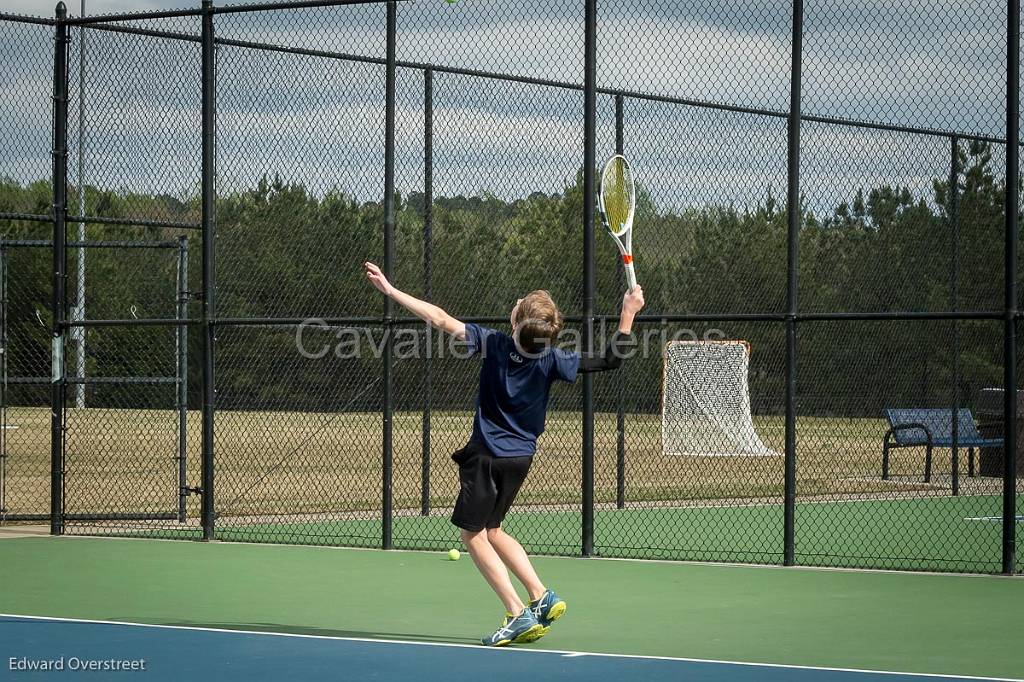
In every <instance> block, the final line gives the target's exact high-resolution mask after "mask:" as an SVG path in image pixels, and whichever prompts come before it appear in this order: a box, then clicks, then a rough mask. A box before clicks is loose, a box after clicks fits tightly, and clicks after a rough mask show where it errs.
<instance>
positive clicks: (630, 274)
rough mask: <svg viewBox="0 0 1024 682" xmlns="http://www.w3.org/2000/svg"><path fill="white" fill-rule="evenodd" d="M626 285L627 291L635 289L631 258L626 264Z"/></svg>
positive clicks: (634, 275)
mask: <svg viewBox="0 0 1024 682" xmlns="http://www.w3.org/2000/svg"><path fill="white" fill-rule="evenodd" d="M626 284H627V285H628V286H629V291H633V289H636V272H635V271H634V270H633V259H632V258H630V259H629V262H628V263H626Z"/></svg>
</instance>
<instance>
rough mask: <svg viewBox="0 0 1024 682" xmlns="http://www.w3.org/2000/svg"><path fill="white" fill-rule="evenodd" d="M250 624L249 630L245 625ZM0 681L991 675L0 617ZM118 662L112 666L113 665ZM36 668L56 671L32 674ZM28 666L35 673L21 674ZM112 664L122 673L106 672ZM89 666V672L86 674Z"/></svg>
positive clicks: (721, 680) (731, 680)
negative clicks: (0, 663) (111, 678)
mask: <svg viewBox="0 0 1024 682" xmlns="http://www.w3.org/2000/svg"><path fill="white" fill-rule="evenodd" d="M254 626H255V624H254ZM0 654H2V656H3V660H2V663H3V667H2V672H0V678H3V679H19V680H20V679H25V680H31V679H53V676H54V675H59V678H60V679H76V678H78V677H81V678H83V679H84V678H88V679H92V680H96V679H108V678H109V677H111V676H114V675H116V676H118V677H119V678H126V677H130V676H133V675H139V676H143V677H142V679H146V680H182V679H192V680H201V679H217V680H226V681H230V680H245V681H249V680H254V679H255V680H263V679H266V680H277V679H300V680H332V681H337V680H346V679H360V680H361V679H374V680H427V681H433V680H438V681H441V680H444V682H451V681H452V680H466V679H482V680H487V682H504V681H505V680H509V681H513V680H514V681H516V682H522V681H523V680H538V679H539V680H544V679H558V680H566V681H568V682H576V681H579V682H582V681H584V680H586V681H587V682H593V680H595V679H618V680H621V681H623V682H627V681H632V680H687V681H692V682H702V681H707V682H755V681H758V682H782V681H784V680H786V681H793V682H810V681H811V680H828V681H829V682H875V681H878V682H881V681H883V680H885V681H886V682H911V681H918V682H923V681H924V680H935V679H937V678H938V679H945V680H968V679H998V678H980V677H974V678H972V677H953V676H938V675H914V674H903V673H892V672H872V671H857V670H835V669H826V668H800V667H789V666H774V665H757V664H747V663H734V662H722V661H700V660H687V659H675V658H653V657H638V656H615V655H608V654H588V653H579V652H558V651H543V650H537V649H525V648H519V649H499V650H496V649H485V648H483V647H474V646H465V645H458V644H438V643H422V642H397V641H389V640H383V641H382V640H366V639H350V638H339V637H320V636H313V635H294V634H284V633H269V632H246V631H237V630H220V629H216V628H194V627H180V626H160V625H135V624H129V623H111V622H102V621H80V620H67V619H51V618H39V617H25V616H7V615H3V616H0ZM115 662H117V663H115ZM40 666H48V667H54V666H59V667H58V668H57V669H56V670H45V669H44V670H40V669H39V667H40ZM33 667H34V668H35V669H34V670H32V669H30V668H33ZM115 667H120V668H122V669H121V670H119V671H117V672H113V669H114V668H115ZM89 668H91V669H89Z"/></svg>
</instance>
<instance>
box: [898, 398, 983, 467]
mask: <svg viewBox="0 0 1024 682" xmlns="http://www.w3.org/2000/svg"><path fill="white" fill-rule="evenodd" d="M885 418H886V419H888V420H889V430H888V431H887V432H886V434H885V441H884V443H883V445H882V478H883V479H885V480H888V479H889V451H890V450H894V449H896V448H911V447H924V448H925V459H924V481H925V483H930V482H931V479H932V450H933V449H934V448H952V447H953V410H951V409H948V408H940V409H889V410H885ZM956 421H957V436H956V445H957V447H965V448H967V450H968V465H967V466H968V469H967V473H968V475H969V476H974V449H975V448H994V447H1002V445H1003V439H1002V438H983V437H982V435H981V434H980V433H979V432H978V427H977V425H976V424H975V423H974V417H973V416H972V415H971V411H970V410H969V409H967V408H961V409H960V410H958V411H957V420H956Z"/></svg>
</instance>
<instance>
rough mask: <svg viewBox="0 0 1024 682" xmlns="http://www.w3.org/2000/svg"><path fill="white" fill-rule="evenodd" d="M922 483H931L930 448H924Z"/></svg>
mask: <svg viewBox="0 0 1024 682" xmlns="http://www.w3.org/2000/svg"><path fill="white" fill-rule="evenodd" d="M924 482H925V483H931V482H932V449H931V446H928V447H927V448H925V455H924Z"/></svg>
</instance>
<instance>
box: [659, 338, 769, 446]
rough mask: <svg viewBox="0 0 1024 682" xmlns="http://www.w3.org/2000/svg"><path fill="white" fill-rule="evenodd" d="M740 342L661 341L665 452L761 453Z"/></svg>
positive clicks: (746, 353)
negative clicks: (663, 359) (663, 353)
mask: <svg viewBox="0 0 1024 682" xmlns="http://www.w3.org/2000/svg"><path fill="white" fill-rule="evenodd" d="M749 360H750V344H748V343H747V342H746V341H670V342H669V343H667V344H665V369H664V372H665V374H664V385H663V391H662V400H661V443H662V450H663V451H664V453H665V454H666V455H702V456H717V457H725V456H737V455H738V456H763V455H775V454H778V453H776V452H773V451H772V450H769V449H768V448H767V447H766V446H765V444H764V443H762V442H761V439H760V438H759V437H758V435H757V432H756V431H754V422H753V419H752V417H751V414H750V389H749V387H748V384H747V371H748V366H749Z"/></svg>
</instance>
